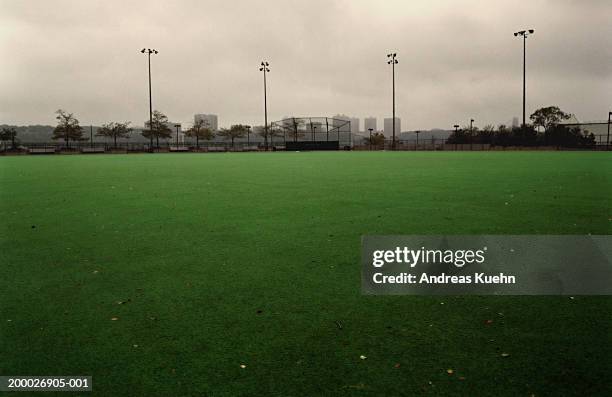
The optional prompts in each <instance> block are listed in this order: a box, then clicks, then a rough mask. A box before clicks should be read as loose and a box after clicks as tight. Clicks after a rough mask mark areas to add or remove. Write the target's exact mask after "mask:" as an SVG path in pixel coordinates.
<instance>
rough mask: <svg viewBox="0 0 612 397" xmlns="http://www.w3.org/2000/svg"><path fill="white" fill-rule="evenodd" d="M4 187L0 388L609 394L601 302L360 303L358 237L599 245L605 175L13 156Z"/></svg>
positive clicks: (516, 159)
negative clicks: (486, 237)
mask: <svg viewBox="0 0 612 397" xmlns="http://www.w3.org/2000/svg"><path fill="white" fill-rule="evenodd" d="M0 183H1V185H0V186H1V187H0V210H1V214H2V220H3V222H2V228H1V229H0V263H1V267H0V272H1V273H0V274H1V276H2V277H1V279H0V303H1V305H0V375H92V376H93V385H94V393H93V395H105V396H119V395H135V396H151V395H164V396H171V395H181V396H186V395H194V396H195V395H198V396H202V395H213V396H226V395H227V396H237V395H279V396H297V395H305V396H319V395H356V396H373V395H413V394H417V395H458V394H459V395H491V396H499V395H504V396H506V395H507V396H530V395H532V394H534V395H536V396H545V395H564V396H567V395H580V396H586V395H589V396H592V395H611V393H612V389H611V382H610V379H609V378H610V371H611V370H612V317H611V314H610V313H611V312H612V298H610V297H581V296H578V297H575V299H570V298H568V297H486V296H482V297H481V296H472V297H413V296H362V295H361V292H360V236H361V235H364V234H587V233H592V234H611V232H612V222H611V219H612V204H611V203H612V201H611V199H610V198H611V197H612V157H611V156H610V154H606V153H578V152H575V153H572V152H565V153H563V152H501V153H495V152H472V153H462V152H454V153H451V152H437V153H434V152H431V153H427V152H401V153H399V152H398V153H391V152H372V153H367V152H363V153H349V152H333V153H331V152H330V153H225V154H159V155H152V154H141V155H88V156H87V155H86V156H81V155H77V156H42V157H36V156H19V157H3V158H0ZM487 320H492V321H493V322H492V323H490V324H487ZM338 324H341V326H342V327H341V328H340V327H339V326H338ZM502 353H507V354H509V356H508V357H502ZM361 355H364V356H366V357H367V359H361V358H360V356H361ZM241 365H244V366H246V367H245V368H241ZM448 369H452V370H453V373H452V374H449V373H448V372H447V370H448ZM21 395H25V393H23V394H21ZM62 395H63V394H62ZM86 395H90V394H86Z"/></svg>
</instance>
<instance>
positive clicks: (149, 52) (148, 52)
mask: <svg viewBox="0 0 612 397" xmlns="http://www.w3.org/2000/svg"><path fill="white" fill-rule="evenodd" d="M140 52H141V53H143V54H147V56H148V58H149V134H150V138H151V147H153V100H152V95H151V54H158V53H159V52H158V51H157V50H155V49H151V48H143V49H142V50H141V51H140Z"/></svg>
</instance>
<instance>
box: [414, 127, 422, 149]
mask: <svg viewBox="0 0 612 397" xmlns="http://www.w3.org/2000/svg"><path fill="white" fill-rule="evenodd" d="M414 133H415V134H416V136H417V140H416V146H415V147H414V150H417V149H418V148H419V134H420V133H421V131H415V132H414Z"/></svg>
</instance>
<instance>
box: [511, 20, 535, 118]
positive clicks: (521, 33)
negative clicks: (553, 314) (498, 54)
mask: <svg viewBox="0 0 612 397" xmlns="http://www.w3.org/2000/svg"><path fill="white" fill-rule="evenodd" d="M534 32H535V30H533V29H529V30H520V31H518V32H515V33H514V37H522V38H523V127H525V125H526V117H525V102H526V101H525V97H526V89H525V88H526V87H525V86H526V69H527V66H526V65H527V61H526V58H527V37H528V36H530V35H532V34H533V33H534Z"/></svg>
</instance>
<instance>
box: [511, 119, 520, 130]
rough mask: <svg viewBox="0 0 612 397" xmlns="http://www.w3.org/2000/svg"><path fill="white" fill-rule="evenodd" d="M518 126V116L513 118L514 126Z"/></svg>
mask: <svg viewBox="0 0 612 397" xmlns="http://www.w3.org/2000/svg"><path fill="white" fill-rule="evenodd" d="M518 126H519V119H518V117H513V118H512V127H513V128H516V127H518Z"/></svg>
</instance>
